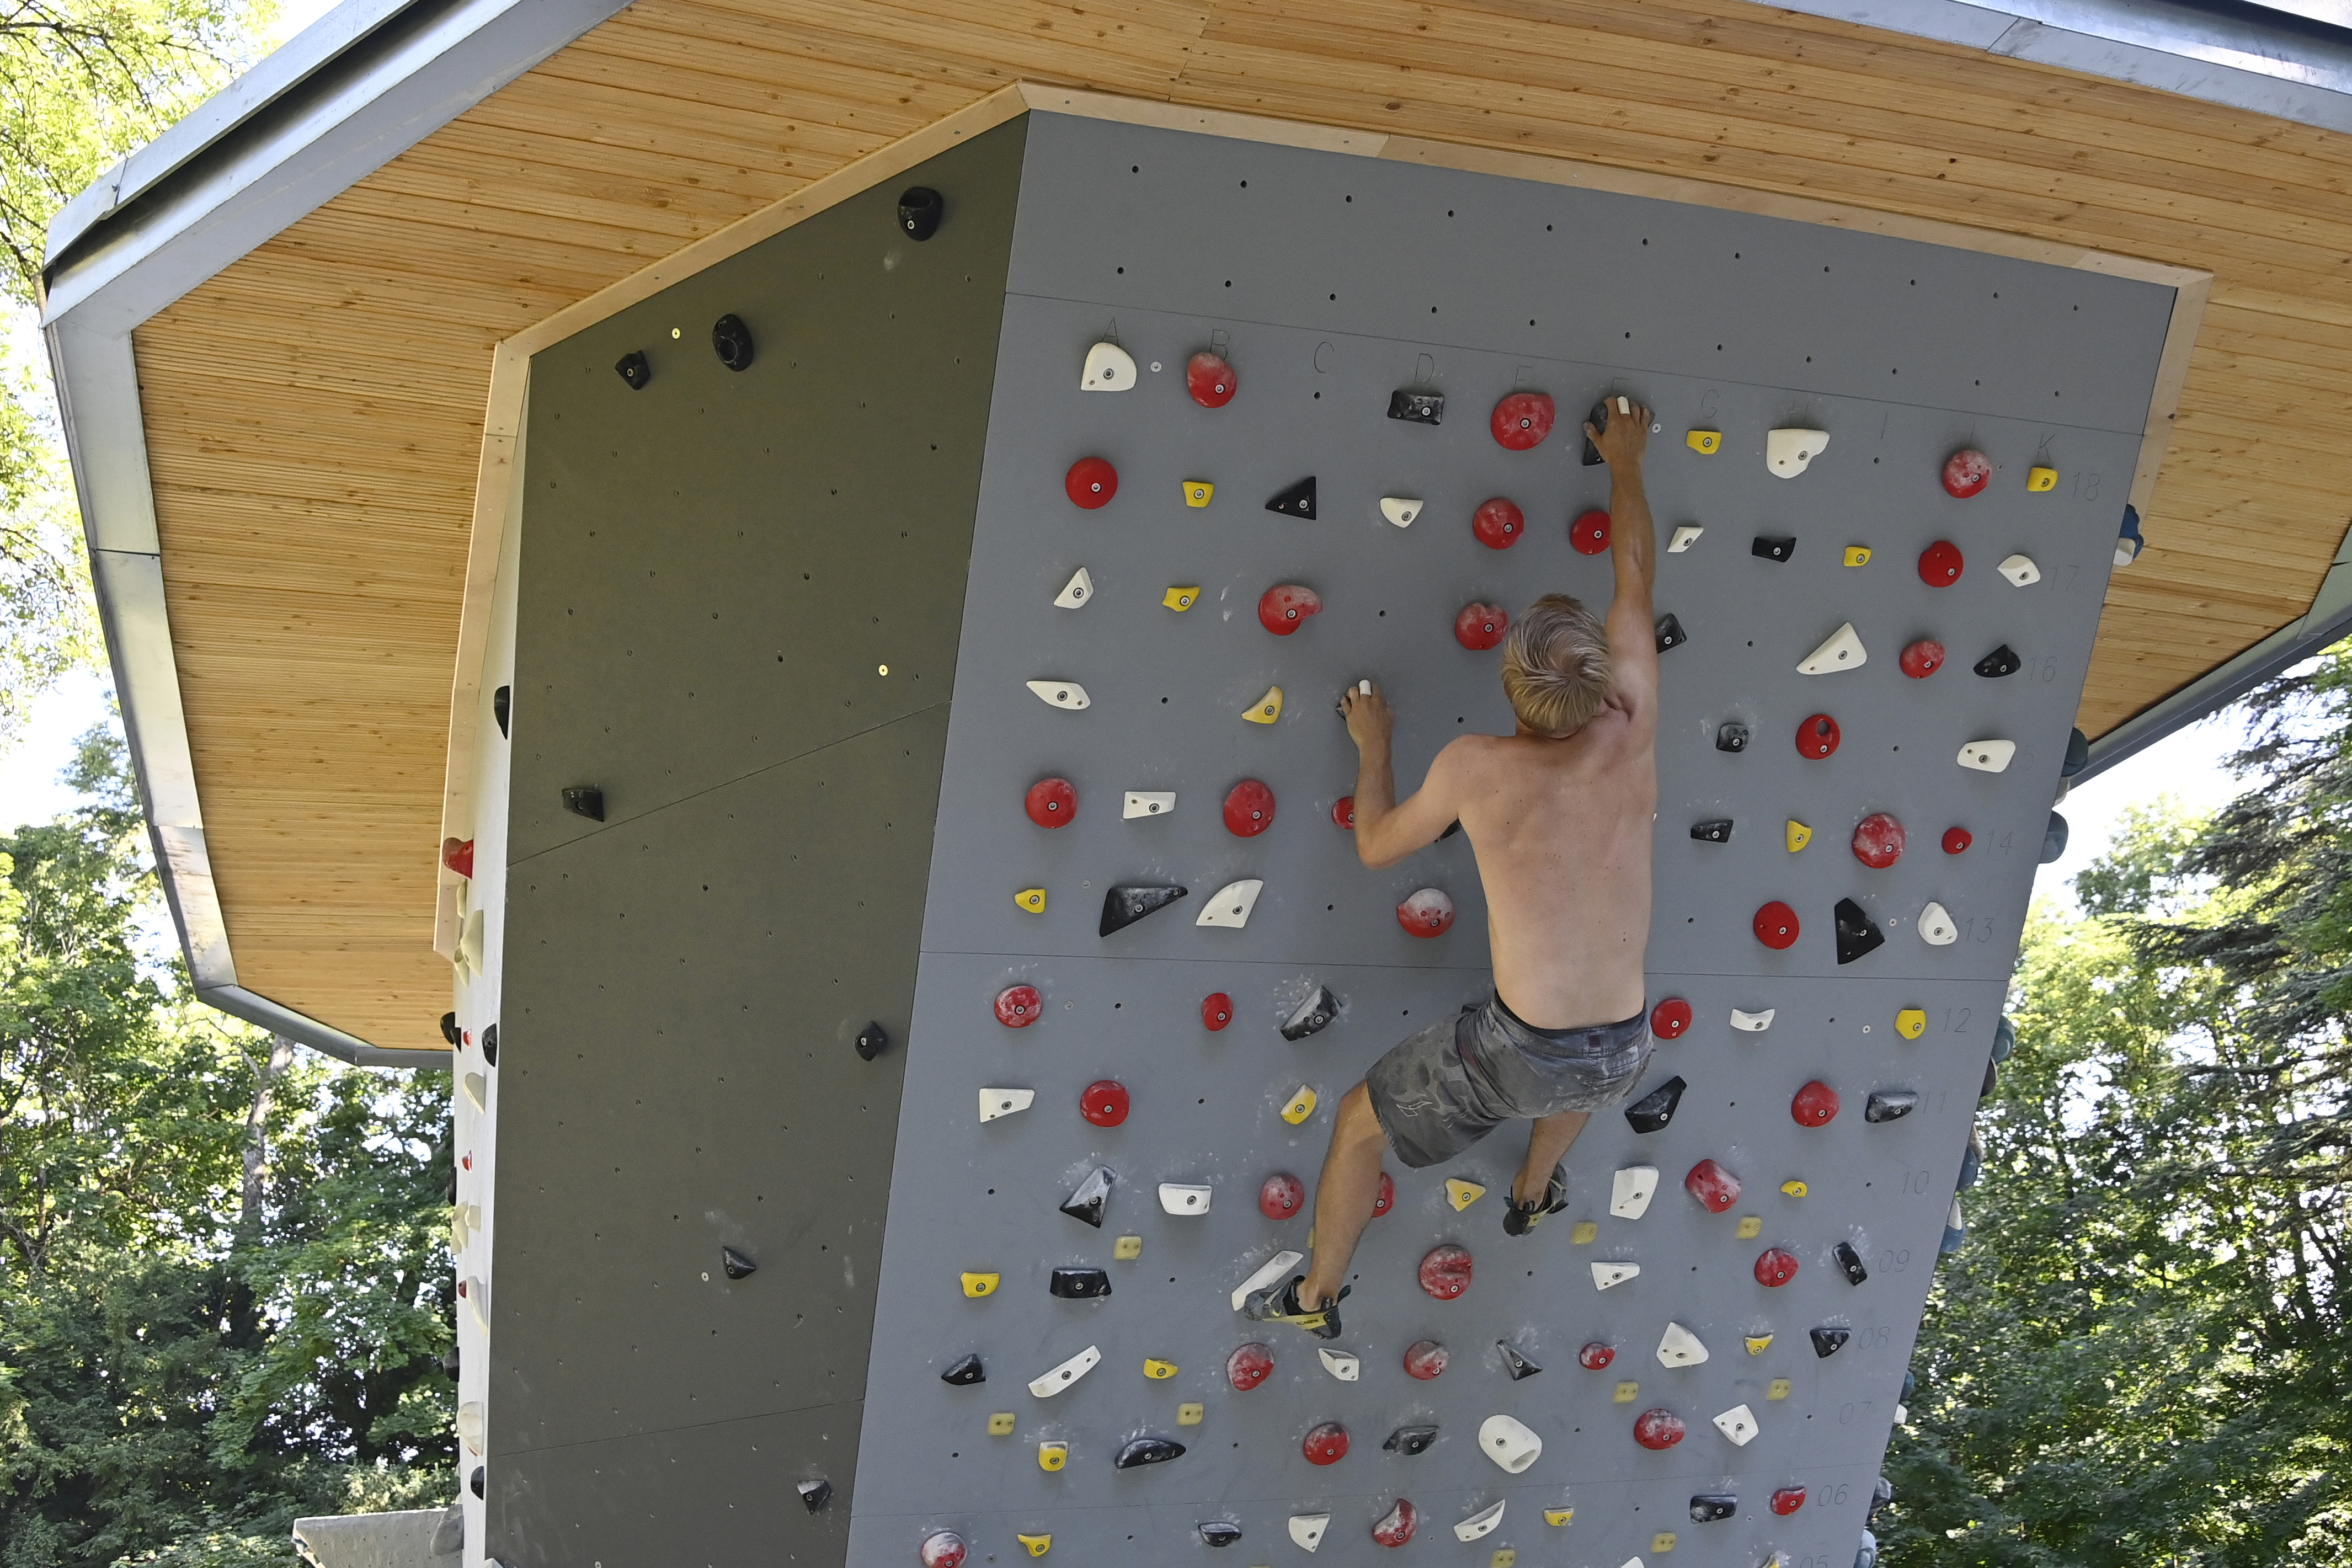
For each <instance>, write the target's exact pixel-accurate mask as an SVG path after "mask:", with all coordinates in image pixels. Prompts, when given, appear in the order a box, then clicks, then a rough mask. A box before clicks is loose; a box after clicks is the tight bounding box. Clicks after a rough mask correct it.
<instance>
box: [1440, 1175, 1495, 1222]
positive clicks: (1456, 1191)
mask: <svg viewBox="0 0 2352 1568" xmlns="http://www.w3.org/2000/svg"><path fill="white" fill-rule="evenodd" d="M1485 1196H1486V1188H1484V1187H1482V1186H1480V1185H1479V1184H1477V1183H1475V1182H1465V1181H1464V1180H1463V1179H1462V1178H1461V1177H1459V1176H1448V1177H1446V1178H1445V1201H1446V1202H1447V1203H1449V1204H1452V1205H1454V1213H1455V1214H1460V1213H1461V1212H1462V1211H1463V1210H1464V1209H1466V1208H1468V1207H1469V1206H1470V1205H1472V1204H1475V1203H1476V1202H1477V1201H1478V1200H1479V1199H1480V1198H1483V1197H1485Z"/></svg>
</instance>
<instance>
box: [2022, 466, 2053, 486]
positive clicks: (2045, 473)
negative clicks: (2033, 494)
mask: <svg viewBox="0 0 2352 1568" xmlns="http://www.w3.org/2000/svg"><path fill="white" fill-rule="evenodd" d="M2025 488H2026V489H2029V490H2035V491H2040V490H2054V489H2057V488H2058V470H2057V469H2055V468H2028V469H2026V470H2025Z"/></svg>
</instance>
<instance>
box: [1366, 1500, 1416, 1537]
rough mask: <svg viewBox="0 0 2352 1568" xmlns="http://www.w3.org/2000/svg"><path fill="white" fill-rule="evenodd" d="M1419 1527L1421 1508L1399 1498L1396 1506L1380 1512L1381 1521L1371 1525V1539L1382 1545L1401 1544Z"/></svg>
mask: <svg viewBox="0 0 2352 1568" xmlns="http://www.w3.org/2000/svg"><path fill="white" fill-rule="evenodd" d="M1420 1528H1421V1510H1419V1509H1417V1508H1415V1507H1413V1506H1412V1503H1411V1502H1410V1501H1408V1500H1405V1499H1403V1498H1399V1499H1397V1500H1396V1506H1395V1507H1394V1508H1391V1509H1390V1510H1388V1512H1386V1513H1384V1514H1382V1515H1381V1521H1380V1522H1379V1523H1378V1524H1376V1525H1374V1526H1372V1539H1373V1540H1374V1541H1377V1542H1380V1543H1381V1545H1382V1546H1402V1545H1403V1544H1404V1543H1405V1542H1408V1541H1411V1540H1412V1532H1413V1531H1416V1530H1419V1529H1420Z"/></svg>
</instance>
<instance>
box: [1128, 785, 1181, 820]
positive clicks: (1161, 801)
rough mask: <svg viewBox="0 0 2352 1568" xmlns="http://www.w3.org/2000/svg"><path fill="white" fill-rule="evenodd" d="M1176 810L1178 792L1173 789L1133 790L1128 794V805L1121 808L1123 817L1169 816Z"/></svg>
mask: <svg viewBox="0 0 2352 1568" xmlns="http://www.w3.org/2000/svg"><path fill="white" fill-rule="evenodd" d="M1175 810H1176V792H1175V791H1174V790H1172V789H1161V790H1150V789H1131V790H1129V791H1128V792H1127V804H1126V805H1123V806H1121V807H1120V808H1119V816H1171V815H1172V814H1173V813H1174V812H1175Z"/></svg>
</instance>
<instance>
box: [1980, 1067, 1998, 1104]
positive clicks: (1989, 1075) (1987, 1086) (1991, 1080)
mask: <svg viewBox="0 0 2352 1568" xmlns="http://www.w3.org/2000/svg"><path fill="white" fill-rule="evenodd" d="M1998 1082H2000V1063H1999V1062H1987V1063H1985V1079H1984V1087H1983V1088H1982V1089H1978V1090H1977V1098H1978V1099H1979V1100H1990V1099H1991V1098H1992V1086H1993V1085H1994V1084H1996V1083H1998Z"/></svg>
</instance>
